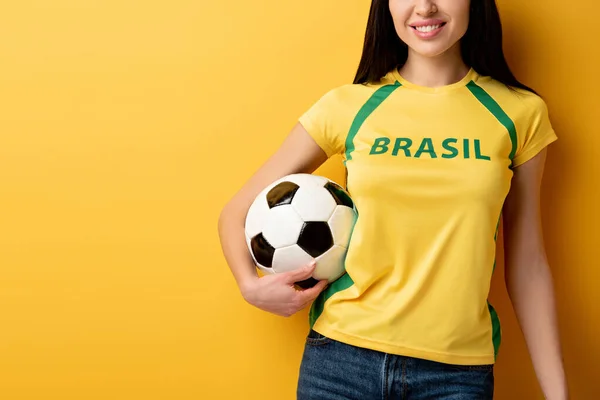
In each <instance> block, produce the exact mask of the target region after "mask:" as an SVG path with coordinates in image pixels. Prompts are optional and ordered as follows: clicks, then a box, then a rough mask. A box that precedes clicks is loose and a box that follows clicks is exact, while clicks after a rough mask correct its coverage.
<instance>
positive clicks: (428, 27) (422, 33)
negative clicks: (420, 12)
mask: <svg viewBox="0 0 600 400" xmlns="http://www.w3.org/2000/svg"><path fill="white" fill-rule="evenodd" d="M445 25H446V22H445V21H443V20H440V19H428V20H424V21H417V22H413V23H410V24H409V26H410V27H411V28H412V30H413V31H414V32H415V34H416V35H417V36H418V37H420V38H422V39H429V38H432V37H434V36H437V34H438V33H440V31H441V30H442V28H443V27H444V26H445Z"/></svg>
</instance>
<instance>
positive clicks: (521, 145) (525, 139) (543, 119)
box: [513, 96, 558, 167]
mask: <svg viewBox="0 0 600 400" xmlns="http://www.w3.org/2000/svg"><path fill="white" fill-rule="evenodd" d="M525 105H526V107H527V110H526V112H525V113H524V115H525V117H524V118H523V119H522V120H521V121H520V123H519V125H518V126H517V135H518V144H517V150H516V153H515V156H514V158H513V167H518V166H519V165H522V164H524V163H525V162H526V161H529V160H530V159H532V158H533V157H535V156H536V155H537V154H538V153H539V152H540V151H542V150H543V149H544V148H545V147H546V146H548V145H549V144H550V143H552V142H554V141H556V140H557V139H558V137H557V136H556V133H555V132H554V129H553V127H552V124H551V122H550V118H549V115H548V107H547V106H546V103H545V102H544V100H542V98H541V97H539V96H530V98H529V99H527V101H526V102H525Z"/></svg>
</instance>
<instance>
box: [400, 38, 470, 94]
mask: <svg viewBox="0 0 600 400" xmlns="http://www.w3.org/2000/svg"><path fill="white" fill-rule="evenodd" d="M399 72H400V75H402V77H403V78H404V79H406V80H407V81H409V82H411V83H414V84H415V85H419V86H426V87H439V86H446V85H451V84H453V83H456V82H458V81H460V80H461V79H462V78H464V77H465V75H466V74H467V73H468V72H469V67H468V66H467V65H466V64H465V63H464V61H463V60H462V57H461V54H460V47H459V46H458V43H457V44H456V45H455V46H454V47H453V48H452V49H449V50H448V51H446V52H444V53H443V54H440V55H438V56H436V57H425V56H422V55H420V54H417V53H415V52H414V51H412V50H410V49H409V52H408V58H407V60H406V63H405V64H404V65H403V66H402V68H400V70H399Z"/></svg>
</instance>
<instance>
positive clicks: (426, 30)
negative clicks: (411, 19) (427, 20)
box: [411, 22, 446, 33]
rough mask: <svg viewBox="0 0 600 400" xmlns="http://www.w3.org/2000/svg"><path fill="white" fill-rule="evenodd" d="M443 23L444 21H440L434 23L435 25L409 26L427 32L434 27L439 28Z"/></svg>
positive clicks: (433, 29)
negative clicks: (439, 22)
mask: <svg viewBox="0 0 600 400" xmlns="http://www.w3.org/2000/svg"><path fill="white" fill-rule="evenodd" d="M444 25H446V23H445V22H442V23H441V24H435V25H423V26H413V25H411V28H413V29H414V30H415V31H419V32H423V33H427V32H431V31H435V30H436V29H440V28H441V27H442V26H444Z"/></svg>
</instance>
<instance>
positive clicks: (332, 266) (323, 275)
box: [276, 246, 346, 282]
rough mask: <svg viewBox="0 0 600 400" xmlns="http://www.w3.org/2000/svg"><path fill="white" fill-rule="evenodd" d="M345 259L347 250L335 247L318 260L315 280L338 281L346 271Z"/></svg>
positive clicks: (314, 274) (314, 275) (314, 273)
mask: <svg viewBox="0 0 600 400" xmlns="http://www.w3.org/2000/svg"><path fill="white" fill-rule="evenodd" d="M276 254H277V253H276ZM345 258H346V249H345V248H344V247H341V246H333V247H332V248H330V249H329V250H327V251H326V252H325V253H323V254H322V255H320V256H319V257H317V258H316V260H317V266H316V268H315V271H314V272H313V278H315V279H317V280H321V279H328V280H329V282H333V281H334V280H336V279H338V278H339V277H340V276H342V275H343V274H344V272H345V271H346V269H345V268H344V260H345Z"/></svg>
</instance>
